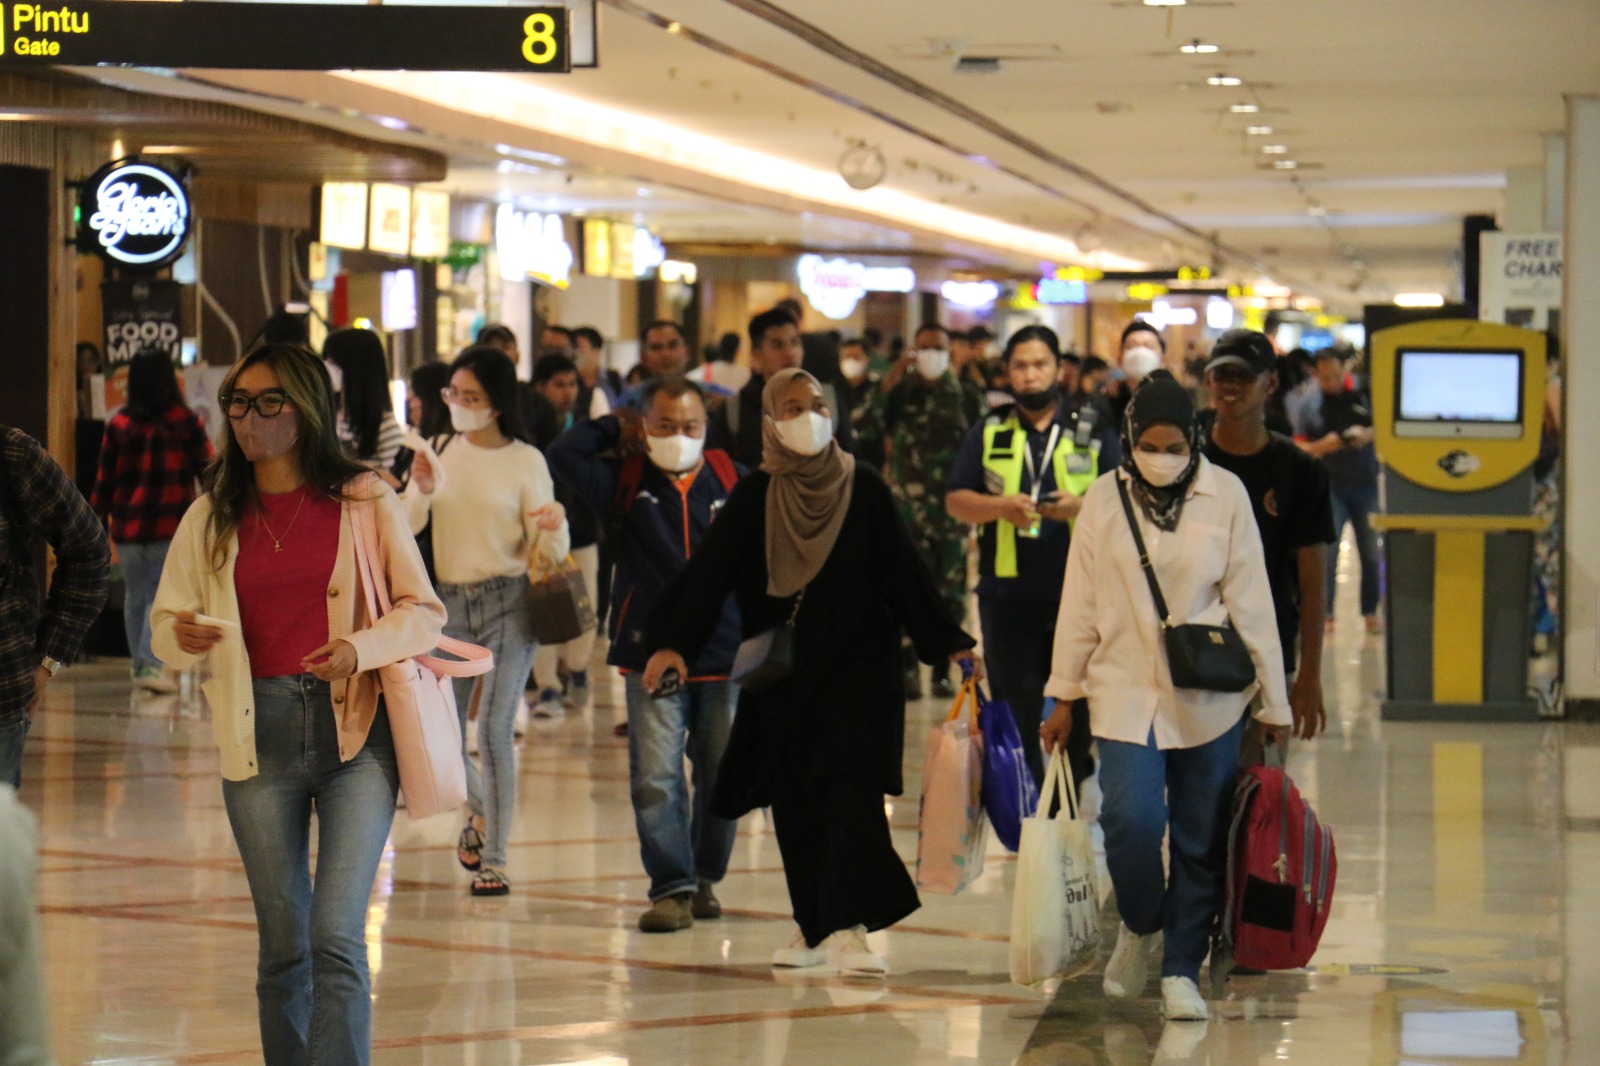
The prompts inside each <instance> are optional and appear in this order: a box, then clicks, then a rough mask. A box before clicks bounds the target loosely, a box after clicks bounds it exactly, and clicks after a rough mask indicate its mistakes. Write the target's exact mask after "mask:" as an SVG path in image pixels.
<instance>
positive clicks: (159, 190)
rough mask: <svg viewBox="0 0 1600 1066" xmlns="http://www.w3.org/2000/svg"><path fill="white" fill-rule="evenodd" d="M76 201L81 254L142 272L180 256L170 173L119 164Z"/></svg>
mask: <svg viewBox="0 0 1600 1066" xmlns="http://www.w3.org/2000/svg"><path fill="white" fill-rule="evenodd" d="M3 6H4V5H0V8H3ZM79 197H80V198H79V202H78V206H79V210H80V214H81V216H82V223H81V225H82V230H81V232H80V233H79V241H80V246H81V247H82V248H83V249H84V250H85V251H90V252H93V253H95V254H96V255H99V256H100V257H102V258H103V259H105V260H106V262H108V263H111V264H112V265H114V266H120V267H126V268H129V269H133V270H147V271H153V270H159V269H160V268H161V267H164V266H166V265H167V264H168V263H171V262H173V261H174V260H176V259H177V258H178V257H179V256H180V255H182V254H183V245H184V242H186V241H187V240H188V239H189V226H190V213H189V193H188V191H187V190H186V189H184V187H183V182H181V181H179V180H178V178H177V176H176V175H174V174H172V173H171V172H170V171H168V170H166V169H164V168H162V167H158V166H155V165H153V164H150V163H141V162H138V161H137V160H127V159H123V160H118V161H117V162H114V163H108V164H106V165H105V166H103V167H101V168H100V169H99V170H97V171H95V172H94V173H93V174H91V175H90V176H89V179H88V180H87V181H85V182H84V183H83V187H82V190H81V191H80V194H79Z"/></svg>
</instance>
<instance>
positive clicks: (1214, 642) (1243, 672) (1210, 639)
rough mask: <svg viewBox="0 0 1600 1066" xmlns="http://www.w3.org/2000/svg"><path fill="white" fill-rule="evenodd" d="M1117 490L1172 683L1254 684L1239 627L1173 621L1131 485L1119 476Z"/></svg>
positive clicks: (1214, 688)
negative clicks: (1137, 515)
mask: <svg viewBox="0 0 1600 1066" xmlns="http://www.w3.org/2000/svg"><path fill="white" fill-rule="evenodd" d="M1117 493H1118V494H1119V495H1120V496H1121V497H1122V513H1123V514H1125V515H1127V516H1128V528H1129V529H1131V530H1133V543H1134V546H1135V547H1137V548H1138V549H1139V565H1140V566H1141V567H1143V568H1144V578H1145V580H1146V581H1148V582H1149V583H1150V595H1151V596H1153V597H1155V601H1156V611H1157V613H1158V614H1160V615H1161V639H1162V641H1163V642H1164V643H1165V644H1166V648H1167V669H1168V670H1169V671H1171V673H1172V684H1173V686H1174V687H1176V688H1193V689H1202V690H1204V691H1207V692H1243V691H1244V690H1245V689H1247V688H1249V687H1250V686H1251V685H1253V684H1255V680H1256V665H1255V663H1254V662H1252V661H1251V659H1250V649H1248V648H1246V647H1245V646H1244V638H1243V637H1241V636H1239V631H1238V630H1237V629H1234V628H1233V627H1232V626H1208V625H1200V624H1197V623H1193V622H1190V623H1187V624H1185V625H1181V626H1175V625H1173V624H1172V614H1171V612H1170V611H1168V610H1167V600H1166V597H1165V596H1163V595H1161V585H1160V584H1159V583H1158V582H1157V581H1156V571H1155V567H1153V566H1151V565H1150V553H1149V552H1148V551H1146V550H1145V546H1144V537H1143V536H1141V535H1140V533H1139V522H1138V520H1137V519H1136V518H1135V517H1134V514H1133V504H1132V503H1131V502H1130V501H1129V500H1128V486H1127V485H1126V484H1124V482H1123V480H1122V479H1121V478H1120V477H1119V478H1117Z"/></svg>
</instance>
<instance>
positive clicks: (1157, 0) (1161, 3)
mask: <svg viewBox="0 0 1600 1066" xmlns="http://www.w3.org/2000/svg"><path fill="white" fill-rule="evenodd" d="M1188 2H1189V0H1144V6H1145V7H1182V6H1184V5H1185V4H1187V3H1188Z"/></svg>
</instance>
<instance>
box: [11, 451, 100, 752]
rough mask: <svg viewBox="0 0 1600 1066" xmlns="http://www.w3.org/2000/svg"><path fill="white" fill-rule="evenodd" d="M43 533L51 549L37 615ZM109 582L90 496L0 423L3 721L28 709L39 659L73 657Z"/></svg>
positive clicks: (43, 452)
mask: <svg viewBox="0 0 1600 1066" xmlns="http://www.w3.org/2000/svg"><path fill="white" fill-rule="evenodd" d="M41 537H42V538H43V539H44V540H45V541H47V542H48V543H49V545H50V546H51V547H52V548H54V549H55V553H56V569H55V574H54V575H53V576H52V579H51V581H50V595H49V598H48V599H47V600H46V601H45V604H44V611H43V613H42V614H41V612H40V609H39V579H38V576H37V575H36V573H35V572H34V552H35V549H36V547H37V543H38V540H39V538H41ZM110 583H111V545H110V544H109V543H108V542H107V541H106V531H105V528H104V527H103V526H101V524H100V520H99V519H98V518H96V517H95V514H94V511H93V510H91V509H90V507H89V504H88V502H87V501H86V500H85V499H84V498H83V497H82V496H81V495H80V494H79V493H78V490H77V489H76V488H75V487H74V486H73V484H72V481H71V479H70V478H68V477H67V475H66V472H65V471H63V470H62V469H61V467H59V466H57V465H56V462H55V460H54V459H51V458H50V456H48V455H46V454H45V451H44V449H43V448H41V447H40V446H39V442H38V441H36V440H34V439H33V438H32V437H30V436H28V435H27V434H26V433H24V432H22V431H21V430H19V429H12V428H10V427H9V426H0V725H6V724H10V723H11V722H13V721H15V720H16V719H18V718H20V717H22V715H23V714H24V712H26V710H27V707H28V701H29V700H31V699H32V698H33V672H34V670H35V669H37V668H38V666H39V660H40V659H42V658H45V657H49V658H51V659H58V660H60V661H61V662H64V663H67V662H71V661H72V660H73V659H74V658H75V657H76V656H77V654H78V646H79V645H80V644H82V643H83V635H84V633H85V632H86V631H87V630H88V628H89V625H90V624H91V623H92V622H93V621H94V620H95V618H96V617H97V616H98V615H99V614H100V608H101V607H103V606H105V602H106V592H107V589H108V587H109V586H110Z"/></svg>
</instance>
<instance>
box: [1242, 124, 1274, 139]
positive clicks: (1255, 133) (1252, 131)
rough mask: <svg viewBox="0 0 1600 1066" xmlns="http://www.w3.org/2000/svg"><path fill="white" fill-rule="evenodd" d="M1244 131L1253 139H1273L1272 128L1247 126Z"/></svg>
mask: <svg viewBox="0 0 1600 1066" xmlns="http://www.w3.org/2000/svg"><path fill="white" fill-rule="evenodd" d="M1244 131H1245V132H1246V133H1248V134H1249V135H1250V136H1252V137H1271V136H1272V132H1273V131H1272V127H1271V126H1246V127H1245V128H1244Z"/></svg>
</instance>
